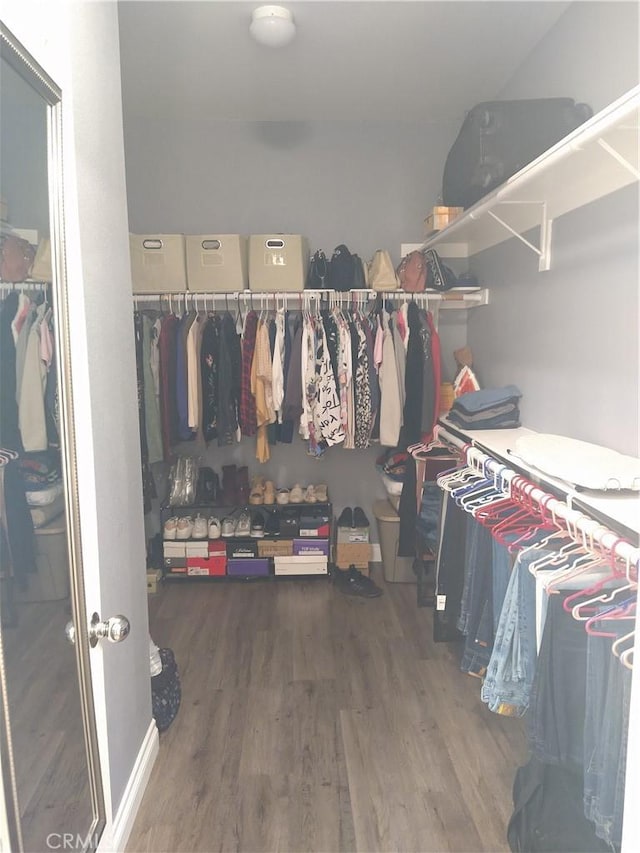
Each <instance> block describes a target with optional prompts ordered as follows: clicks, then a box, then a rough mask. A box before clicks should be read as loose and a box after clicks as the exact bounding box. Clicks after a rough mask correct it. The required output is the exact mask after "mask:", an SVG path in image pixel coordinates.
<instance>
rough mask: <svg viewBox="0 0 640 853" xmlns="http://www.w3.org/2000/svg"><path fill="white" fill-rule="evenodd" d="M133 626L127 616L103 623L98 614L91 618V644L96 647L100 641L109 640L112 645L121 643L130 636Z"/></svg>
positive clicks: (115, 617) (112, 618)
mask: <svg viewBox="0 0 640 853" xmlns="http://www.w3.org/2000/svg"><path fill="white" fill-rule="evenodd" d="M130 630H131V625H130V623H129V620H128V619H127V617H126V616H122V615H118V616H111V618H110V619H106V620H104V621H102V620H101V619H100V617H99V616H98V614H97V613H94V614H93V616H92V617H91V624H90V625H89V643H90V644H91V647H92V648H93V646H95V645H96V644H97V642H98V640H108V641H109V642H110V643H121V642H122V641H123V640H126V639H127V637H128V636H129V631H130Z"/></svg>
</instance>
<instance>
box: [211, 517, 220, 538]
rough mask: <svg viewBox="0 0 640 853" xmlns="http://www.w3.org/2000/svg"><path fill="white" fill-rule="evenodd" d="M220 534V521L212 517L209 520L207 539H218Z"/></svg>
mask: <svg viewBox="0 0 640 853" xmlns="http://www.w3.org/2000/svg"><path fill="white" fill-rule="evenodd" d="M221 534H222V528H221V527H220V519H219V518H216V517H215V515H212V516H211V518H210V519H209V539H219V538H220V536H221Z"/></svg>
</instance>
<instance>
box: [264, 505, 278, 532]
mask: <svg viewBox="0 0 640 853" xmlns="http://www.w3.org/2000/svg"><path fill="white" fill-rule="evenodd" d="M264 535H265V536H280V513H279V512H278V510H275V512H270V513H268V515H267V520H266V522H265V525H264Z"/></svg>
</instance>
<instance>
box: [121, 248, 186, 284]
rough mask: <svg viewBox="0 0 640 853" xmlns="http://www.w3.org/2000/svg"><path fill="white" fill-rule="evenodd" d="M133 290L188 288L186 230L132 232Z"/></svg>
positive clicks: (130, 249)
mask: <svg viewBox="0 0 640 853" xmlns="http://www.w3.org/2000/svg"><path fill="white" fill-rule="evenodd" d="M129 251H130V254H131V281H132V284H133V292H134V293H178V292H179V291H182V290H186V289H187V264H186V259H185V251H184V234H129Z"/></svg>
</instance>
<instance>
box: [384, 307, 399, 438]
mask: <svg viewBox="0 0 640 853" xmlns="http://www.w3.org/2000/svg"><path fill="white" fill-rule="evenodd" d="M382 327H383V340H382V363H381V365H380V372H379V381H380V397H381V402H380V444H381V445H383V447H397V445H398V441H399V439H400V427H401V426H402V407H401V405H400V388H399V387H398V370H397V366H396V357H395V348H394V346H393V336H392V333H391V329H390V328H389V315H388V314H387V313H386V311H385V312H384V313H383V317H382Z"/></svg>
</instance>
